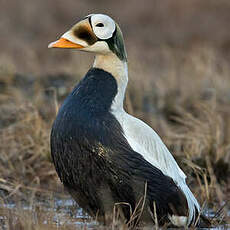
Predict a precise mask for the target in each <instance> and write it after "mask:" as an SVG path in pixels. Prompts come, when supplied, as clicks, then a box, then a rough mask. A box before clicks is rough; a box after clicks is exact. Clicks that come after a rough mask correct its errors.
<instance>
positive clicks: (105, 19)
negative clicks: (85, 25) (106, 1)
mask: <svg viewBox="0 0 230 230" xmlns="http://www.w3.org/2000/svg"><path fill="white" fill-rule="evenodd" d="M91 23H92V28H93V32H94V34H95V35H96V36H97V37H98V38H99V39H109V38H111V37H112V36H113V32H114V31H115V29H116V25H115V22H114V21H113V19H112V18H110V17H109V16H107V15H105V14H93V15H92V16H91Z"/></svg>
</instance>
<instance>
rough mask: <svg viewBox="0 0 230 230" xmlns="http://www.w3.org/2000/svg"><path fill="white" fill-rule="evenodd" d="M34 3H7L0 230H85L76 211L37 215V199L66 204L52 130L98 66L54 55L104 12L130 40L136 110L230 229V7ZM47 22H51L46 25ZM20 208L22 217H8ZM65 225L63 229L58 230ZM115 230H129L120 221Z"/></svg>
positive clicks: (0, 62) (0, 73)
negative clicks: (83, 23)
mask: <svg viewBox="0 0 230 230" xmlns="http://www.w3.org/2000/svg"><path fill="white" fill-rule="evenodd" d="M25 2H26V4H21V3H20V1H17V2H16V1H14V2H13V1H2V2H1V3H0V4H1V9H2V12H1V15H0V21H1V24H0V28H1V31H4V33H2V36H1V37H0V42H1V44H4V46H3V47H1V53H0V198H1V202H0V217H3V219H1V218H0V226H3V225H2V224H3V223H4V226H5V228H3V229H7V230H8V229H13V230H14V229H22V230H27V229H34V230H37V229H76V225H75V224H74V223H75V222H76V221H78V219H77V218H76V217H75V216H74V213H76V210H74V209H73V210H72V209H70V210H68V214H66V215H64V216H63V218H62V217H60V216H59V217H58V218H57V216H56V213H57V212H58V210H57V209H55V210H53V211H51V212H48V211H47V210H45V209H44V203H42V205H39V204H38V205H37V197H40V196H45V198H44V199H45V200H46V201H47V202H48V203H49V204H50V207H51V209H52V203H53V201H52V200H54V199H55V196H56V195H54V194H53V192H57V193H58V194H59V195H60V194H62V196H66V195H67V194H66V193H64V191H63V188H62V185H61V184H60V182H59V180H58V178H57V176H56V173H55V170H54V167H53V164H52V162H51V158H50V149H49V134H50V128H51V124H52V121H53V119H54V118H55V114H56V110H57V107H58V104H60V103H61V102H62V101H63V99H64V98H65V96H66V95H67V94H68V92H70V90H71V88H72V87H73V86H74V84H76V82H77V81H78V80H79V79H80V78H81V77H82V76H83V75H84V73H85V72H86V71H87V69H88V68H89V65H90V63H91V62H92V60H90V58H89V55H86V54H81V53H77V54H76V53H75V52H71V51H63V50H62V51H60V50H59V51H50V50H49V51H47V48H46V47H47V44H48V43H49V42H50V41H53V40H54V39H55V38H56V37H57V34H58V33H62V32H63V31H66V29H67V27H68V26H70V25H71V23H73V20H75V19H79V18H81V17H83V16H85V15H87V14H88V13H92V12H93V11H95V6H97V9H98V10H97V12H98V11H101V12H105V13H108V14H110V15H112V16H113V17H114V18H115V19H117V18H118V19H119V20H120V21H119V24H120V25H121V27H122V29H123V32H124V35H125V40H126V46H127V51H128V54H129V73H130V74H129V75H130V82H129V86H128V93H127V97H126V108H127V110H128V111H129V112H130V113H132V114H134V115H135V116H137V117H139V118H141V119H142V120H145V121H146V122H147V123H148V124H150V125H151V126H152V127H153V128H154V129H155V130H156V131H157V132H158V133H159V134H160V136H161V137H162V139H163V140H164V142H165V143H166V145H167V146H168V147H169V149H170V151H171V152H172V153H173V154H174V156H175V158H176V160H177V161H178V163H179V164H180V166H181V168H182V169H183V170H184V171H185V173H186V174H187V175H188V179H187V181H188V184H189V185H190V188H191V190H192V191H193V192H194V194H195V196H196V197H197V199H198V200H199V202H200V204H201V205H203V206H204V210H209V211H208V214H210V213H209V212H210V210H212V213H211V214H210V215H212V216H213V215H214V214H213V213H216V216H215V215H214V219H213V224H219V223H220V224H221V223H224V222H227V221H229V203H228V202H229V200H230V163H229V162H230V67H229V60H230V49H229V47H230V46H229V39H230V33H229V30H227V29H226V28H228V25H229V15H230V14H229V9H230V5H229V2H228V1H227V0H220V1H218V3H217V1H210V0H205V1H202V2H201V1H198V0H195V1H193V2H191V3H185V1H182V0H179V1H168V0H167V1H165V2H164V4H163V3H161V1H157V0H156V1H154V3H152V1H147V2H148V4H147V3H146V5H147V6H148V7H146V6H140V4H138V3H137V4H132V6H130V4H128V3H124V1H116V4H115V3H108V2H106V1H100V3H93V2H89V1H84V2H83V1H82V2H81V3H80V2H78V5H76V2H75V1H73V0H67V1H66V4H63V3H62V1H61V0H58V1H57V3H56V5H55V7H54V5H53V3H50V2H47V1H45V0H41V1H29V0H27V1H25ZM121 2H122V4H124V6H122V10H121V7H120V5H119V4H120V3H121ZM95 4H96V5H95ZM137 6H138V7H137ZM105 8H106V9H107V10H106V11H105V10H104V9H105ZM110 8H113V9H111V10H109V9H110ZM41 12H46V13H44V14H43V15H44V18H42V19H40V20H38V19H39V18H40V15H41ZM83 12H84V13H83ZM127 14H128V15H129V16H127ZM8 15H10V17H9V16H8ZM143 25H145V26H143ZM5 41H8V42H5ZM28 200H29V201H30V202H29V203H30V207H31V209H29V210H25V209H23V208H22V206H21V202H22V201H28ZM50 200H51V201H50ZM11 201H14V202H15V203H16V207H14V208H7V207H8V206H6V205H8V204H9V203H10V202H11ZM141 204H142V203H141ZM141 204H140V206H141ZM207 207H209V208H210V209H207ZM140 211H141V209H140V210H139V211H138V213H140ZM60 213H63V212H62V210H61V211H60ZM134 213H135V212H134ZM60 215H61V214H60ZM116 216H119V213H117V209H115V213H114V216H113V218H115V219H116ZM137 216H138V215H137ZM135 218H138V217H136V216H135ZM57 219H58V220H60V223H64V224H60V223H59V225H58V224H57V223H56V222H55V220H57ZM64 220H68V221H67V222H68V223H67V222H65V221H64ZM71 223H72V224H71ZM77 228H79V229H87V228H90V225H84V226H81V225H77ZM98 229H103V227H100V226H98ZM107 229H108V228H107ZM111 229H127V226H125V225H122V226H121V225H117V224H116V221H115V220H114V222H113V224H112V226H111Z"/></svg>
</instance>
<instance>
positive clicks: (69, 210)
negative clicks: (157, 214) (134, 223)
mask: <svg viewBox="0 0 230 230" xmlns="http://www.w3.org/2000/svg"><path fill="white" fill-rule="evenodd" d="M206 214H207V215H208V216H212V215H213V212H212V211H211V210H207V211H206ZM229 215H230V212H229ZM19 226H23V227H24V228H25V229H30V228H32V227H33V226H36V227H40V228H41V229H47V230H49V229H50V230H51V229H97V226H98V225H97V224H96V222H95V221H93V220H92V219H91V218H90V217H89V216H87V214H85V213H84V212H83V211H82V209H81V208H80V207H78V205H77V204H76V203H75V202H74V201H73V200H72V199H71V197H69V196H62V197H59V196H52V197H48V198H47V197H46V198H45V199H44V197H43V198H41V197H36V198H29V199H27V200H26V199H24V200H20V201H17V200H14V201H13V200H11V199H7V201H6V200H5V201H4V200H1V202H0V229H1V230H12V229H17V227H19ZM25 226H26V227H25ZM24 228H22V229H24ZM20 229H21V228H20ZM203 229H205V228H203ZM209 229H213V230H217V229H230V225H228V224H227V225H225V226H224V225H221V226H218V227H214V228H209Z"/></svg>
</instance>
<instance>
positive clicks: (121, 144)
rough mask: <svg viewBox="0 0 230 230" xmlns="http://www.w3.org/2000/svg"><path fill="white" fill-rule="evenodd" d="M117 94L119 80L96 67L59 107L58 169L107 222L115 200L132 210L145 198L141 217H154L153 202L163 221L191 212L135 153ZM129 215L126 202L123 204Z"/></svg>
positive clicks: (54, 144)
mask: <svg viewBox="0 0 230 230" xmlns="http://www.w3.org/2000/svg"><path fill="white" fill-rule="evenodd" d="M116 94H117V82H116V80H115V78H114V77H113V76H112V75H111V74H110V73H108V72H105V71H103V70H102V69H97V68H92V69H90V70H89V71H88V73H87V74H86V76H85V77H84V78H83V79H82V80H81V81H80V83H79V84H78V85H77V86H76V87H75V88H74V89H73V91H72V93H71V94H70V95H69V96H68V97H67V98H66V100H65V101H64V103H63V105H62V106H61V108H60V110H59V113H58V115H57V118H56V120H55V122H54V124H53V128H52V132H51V153H52V158H53V162H54V164H55V167H56V170H57V173H58V175H59V177H60V179H61V181H62V183H63V184H64V186H65V187H66V188H67V190H68V191H69V192H70V194H71V195H72V196H73V198H74V199H75V200H76V201H77V203H78V204H79V205H80V206H81V207H82V208H83V209H84V210H85V211H86V212H88V213H89V214H90V215H92V216H94V217H96V216H98V219H99V220H101V221H105V217H106V215H110V214H111V215H112V212H113V207H114V204H115V203H118V202H126V203H129V204H130V205H131V207H132V210H134V208H135V206H136V204H137V203H138V201H139V200H140V199H141V197H143V196H144V193H145V185H146V184H147V190H146V201H145V208H144V211H143V217H142V219H143V220H144V221H149V220H151V218H152V217H151V214H150V212H149V210H151V212H153V203H154V202H155V204H156V211H157V215H158V218H160V222H161V223H164V222H165V221H168V214H170V215H172V214H174V215H183V216H186V215H187V203H186V198H185V196H184V195H183V193H182V192H181V191H180V189H179V188H178V187H177V186H176V184H175V183H174V182H173V180H172V179H171V178H169V177H167V176H165V175H164V174H163V173H162V172H161V171H160V170H159V169H157V168H156V167H154V166H153V165H151V164H150V163H149V162H147V161H146V160H145V159H144V158H143V157H142V156H141V155H140V154H139V153H137V152H135V151H134V150H133V149H132V148H131V147H130V145H129V144H128V142H127V140H126V139H125V137H124V135H123V130H122V127H121V125H120V124H119V122H118V121H117V120H116V118H115V117H114V116H113V115H112V113H111V111H110V108H111V104H112V102H113V99H114V97H115V96H116ZM122 210H123V214H124V216H125V218H126V219H127V220H128V219H129V217H130V209H129V207H128V206H123V208H122Z"/></svg>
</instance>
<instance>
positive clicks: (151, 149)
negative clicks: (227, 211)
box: [113, 111, 200, 224]
mask: <svg viewBox="0 0 230 230" xmlns="http://www.w3.org/2000/svg"><path fill="white" fill-rule="evenodd" d="M113 114H114V115H115V117H116V119H117V120H118V121H119V122H120V124H121V126H122V128H123V131H124V136H125V138H126V139H127V141H128V143H129V144H130V146H131V147H132V148H133V150H134V151H136V152H138V153H140V154H141V155H142V156H143V157H144V158H145V159H146V160H147V161H148V162H149V163H151V164H152V165H154V166H155V167H157V168H158V169H160V170H161V171H162V172H163V173H164V174H165V175H167V176H169V177H171V178H172V179H173V180H174V182H175V183H176V184H177V185H178V186H179V187H180V189H181V190H182V191H183V192H184V194H185V196H186V198H187V202H188V207H189V216H188V224H190V223H191V221H192V220H194V219H195V215H196V210H197V211H198V212H199V211H200V206H199V204H198V202H197V200H196V198H195V197H194V195H193V194H192V192H191V191H190V189H189V187H188V186H187V184H186V181H185V180H186V175H185V174H184V172H183V171H182V170H181V169H180V167H179V166H178V164H177V162H176V161H175V159H174V157H173V156H172V154H171V153H170V152H169V150H168V148H167V147H166V146H165V144H164V143H163V142H162V140H161V138H160V137H159V136H158V135H157V133H156V132H155V131H154V130H153V129H152V128H151V127H150V126H148V125H147V124H145V123H144V122H143V121H141V120H139V119H137V118H135V117H133V116H131V115H129V114H128V113H126V112H124V111H122V112H118V113H116V112H113Z"/></svg>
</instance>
